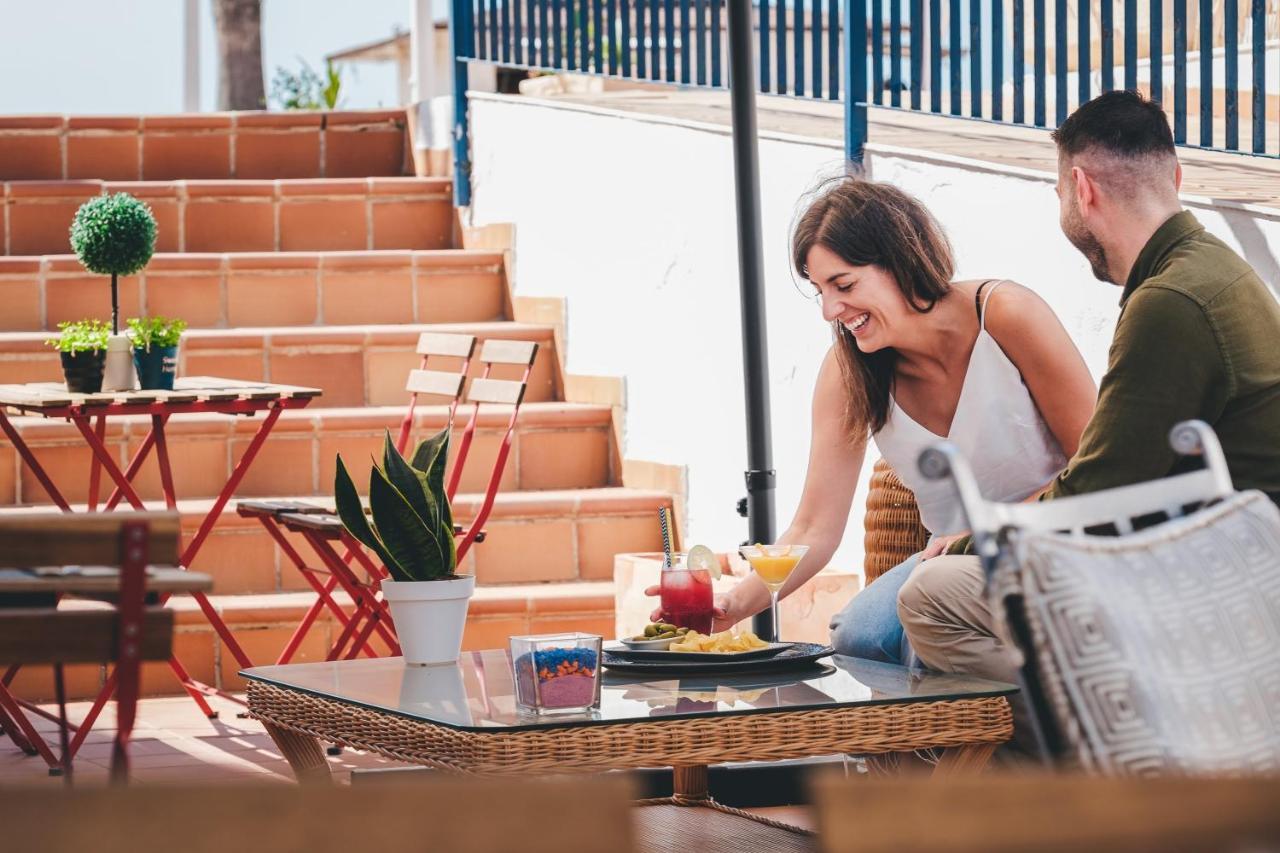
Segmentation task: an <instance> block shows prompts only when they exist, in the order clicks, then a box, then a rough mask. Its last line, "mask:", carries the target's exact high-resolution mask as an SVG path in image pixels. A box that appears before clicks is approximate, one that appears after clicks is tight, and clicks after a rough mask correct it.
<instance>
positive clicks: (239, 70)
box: [213, 0, 266, 110]
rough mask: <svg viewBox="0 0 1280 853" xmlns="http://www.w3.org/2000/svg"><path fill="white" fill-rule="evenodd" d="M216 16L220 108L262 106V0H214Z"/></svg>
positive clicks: (254, 107) (263, 93)
mask: <svg viewBox="0 0 1280 853" xmlns="http://www.w3.org/2000/svg"><path fill="white" fill-rule="evenodd" d="M213 17H214V21H215V22H216V23H217V29H218V109H220V110H260V109H262V108H263V107H264V106H265V105H266V93H265V91H264V89H263V83H262V0H214V4H213Z"/></svg>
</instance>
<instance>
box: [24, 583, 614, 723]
mask: <svg viewBox="0 0 1280 853" xmlns="http://www.w3.org/2000/svg"><path fill="white" fill-rule="evenodd" d="M612 604H613V603H612V600H611V598H609V597H608V596H599V597H598V600H595V601H588V602H575V603H574V607H573V609H566V610H556V611H547V612H539V611H536V610H535V611H533V612H528V610H527V609H526V610H518V609H516V608H510V609H508V610H507V611H506V612H501V611H500V612H479V613H477V612H475V611H476V610H477V609H478V608H477V607H476V606H475V604H474V603H473V606H472V612H471V613H469V614H468V616H467V624H466V628H465V630H464V631H463V635H462V649H463V651H464V652H470V651H481V650H484V649H500V648H506V647H507V645H508V640H509V638H511V637H513V636H518V635H521V634H548V633H559V632H562V631H583V632H586V633H590V634H599V635H601V636H603V637H612V636H613V632H614V615H613V606H612ZM304 612H305V607H301V606H299V607H293V608H290V609H288V610H286V609H276V610H274V611H273V612H272V614H270V615H271V619H270V621H254V622H249V623H232V624H231V631H232V634H233V635H234V636H235V638H236V642H237V643H239V644H240V647H241V648H242V649H243V650H244V652H245V654H247V655H249V657H250V659H251V660H252V661H253V663H255V664H257V665H265V664H272V663H275V662H276V659H277V657H278V655H279V654H280V651H281V650H282V649H283V648H284V646H285V644H286V643H288V641H289V638H290V637H292V636H293V631H294V629H295V628H296V627H297V624H298V621H299V620H300V619H301V618H302V616H303V614H304ZM335 626H336V621H335V620H333V619H332V618H331V617H330V615H329V614H328V613H327V612H326V613H325V614H324V615H323V616H322V617H320V618H318V619H317V620H316V624H315V626H314V627H313V628H312V629H311V631H310V632H309V633H308V634H307V636H306V638H305V639H304V640H303V641H302V645H300V646H299V647H298V651H297V653H296V654H295V655H294V657H293V659H292V662H294V663H307V662H310V661H320V660H324V656H325V654H326V653H327V652H328V649H329V648H330V646H331V645H332V643H333V642H334V641H335V640H336V639H337V637H338V635H339V634H340V633H341V629H340V628H337V627H335ZM372 647H373V648H374V649H375V650H376V652H377V653H378V654H380V655H383V654H387V650H386V648H385V647H384V646H383V645H382V643H381V641H380V640H378V639H377V638H375V639H374V640H373V644H372ZM173 649H174V653H175V654H176V655H177V656H178V658H179V659H180V660H181V661H182V663H183V665H184V666H185V667H186V668H187V670H188V672H190V673H191V676H192V678H195V679H196V680H198V681H201V682H203V683H205V684H209V685H212V686H215V687H219V688H220V689H223V690H228V691H239V690H243V689H244V679H242V678H240V677H239V675H238V674H237V673H238V672H239V669H240V667H239V665H238V664H237V662H236V659H235V657H234V656H233V655H232V654H231V653H230V652H229V651H228V650H227V649H226V647H225V646H224V644H223V643H222V641H221V640H220V639H219V638H218V636H217V634H216V633H214V630H213V628H212V627H210V626H209V625H208V623H206V622H203V621H201V622H198V623H196V622H192V623H191V624H179V625H178V627H177V628H176V629H175V631H174V636H173ZM105 674H106V673H105V670H104V668H103V667H101V666H96V665H91V664H74V665H68V666H67V667H65V668H64V678H65V683H66V689H67V698H68V699H72V700H82V699H92V698H93V697H95V696H96V695H97V693H98V691H99V690H100V689H101V686H102V683H103V678H104V677H105ZM13 690H14V693H15V694H16V695H18V696H21V697H22V698H24V699H26V700H28V701H33V702H49V701H53V700H54V698H55V697H54V689H53V672H52V669H51V668H50V667H47V666H33V667H26V668H24V669H23V670H22V671H21V672H19V673H18V676H17V678H15V679H14V683H13ZM182 692H183V691H182V688H181V687H179V686H178V682H177V680H176V679H175V678H174V676H173V672H172V670H171V669H169V666H168V665H167V664H163V663H148V664H144V665H143V672H142V693H143V695H144V696H175V695H179V694H181V693H182Z"/></svg>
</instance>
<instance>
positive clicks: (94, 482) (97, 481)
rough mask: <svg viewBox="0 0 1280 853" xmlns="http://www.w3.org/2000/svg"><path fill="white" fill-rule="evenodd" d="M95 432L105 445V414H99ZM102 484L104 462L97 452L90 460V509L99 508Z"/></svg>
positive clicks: (100, 442)
mask: <svg viewBox="0 0 1280 853" xmlns="http://www.w3.org/2000/svg"><path fill="white" fill-rule="evenodd" d="M93 434H94V435H96V436H97V437H98V443H99V444H102V445H104V446H105V444H106V440H107V418H106V416H105V415H98V417H97V419H96V420H95V422H94V425H93ZM101 484H102V463H101V462H99V461H98V457H97V455H96V454H95V455H94V456H93V458H92V459H90V461H89V511H90V512H95V511H96V510H97V509H98V487H99V486H100V485H101Z"/></svg>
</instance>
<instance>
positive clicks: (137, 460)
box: [106, 415, 168, 510]
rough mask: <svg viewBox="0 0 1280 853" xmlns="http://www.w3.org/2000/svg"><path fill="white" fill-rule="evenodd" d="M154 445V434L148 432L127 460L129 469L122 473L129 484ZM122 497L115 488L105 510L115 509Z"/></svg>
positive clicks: (121, 493)
mask: <svg viewBox="0 0 1280 853" xmlns="http://www.w3.org/2000/svg"><path fill="white" fill-rule="evenodd" d="M165 419H166V420H167V419H168V415H165ZM155 443H156V436H155V432H154V431H151V432H148V433H147V437H146V438H144V439H143V440H142V444H141V445H139V446H138V449H137V451H135V452H134V454H133V458H132V459H130V460H129V467H128V468H126V469H125V471H124V478H125V479H126V480H128V481H129V482H130V483H132V482H133V479H134V477H137V476H138V472H139V471H141V470H142V463H144V462H146V461H147V454H149V453H150V452H151V448H152V447H154V446H155ZM123 497H124V492H122V491H120V487H119V486H116V489H115V491H113V492H112V493H111V496H110V497H108V498H107V505H106V508H107V509H109V510H111V509H115V507H116V504H118V503H120V499H121V498H123Z"/></svg>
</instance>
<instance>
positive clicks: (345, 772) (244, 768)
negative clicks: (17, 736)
mask: <svg viewBox="0 0 1280 853" xmlns="http://www.w3.org/2000/svg"><path fill="white" fill-rule="evenodd" d="M210 704H211V705H212V706H213V708H214V709H215V710H216V711H218V718H217V719H215V720H209V719H206V718H205V717H204V715H202V714H201V713H200V712H199V711H197V710H196V707H195V705H193V704H192V702H191V700H190V699H188V698H187V697H185V696H174V697H166V698H161V699H147V700H145V701H144V702H143V703H142V705H141V707H140V709H139V715H138V722H137V724H136V725H135V727H134V733H133V746H132V749H131V751H130V756H131V758H132V766H133V777H132V778H133V779H134V780H135V781H137V782H138V783H139V784H148V783H150V784H157V783H165V782H188V783H198V784H205V783H207V784H216V783H223V782H231V783H234V782H259V783H267V782H280V783H289V782H292V781H293V774H292V773H291V772H290V771H289V765H288V764H286V763H285V760H284V757H283V756H281V755H280V752H279V750H277V749H276V746H275V744H274V743H272V741H271V738H270V736H268V735H267V734H266V732H264V731H263V729H262V725H261V724H260V723H258V722H255V721H254V720H248V719H242V718H240V717H238V716H237V713H239V712H242V711H243V710H244V709H243V708H242V707H241V706H239V705H237V704H235V703H234V702H231V701H228V700H226V699H221V698H216V697H215V698H213V699H210ZM46 707H49V706H46ZM88 709H89V703H88V702H74V703H71V704H70V705H68V706H67V713H68V715H69V716H70V717H71V719H72V720H73V721H75V720H79V719H81V718H82V717H83V716H84V714H85V713H86V712H87V711H88ZM51 710H56V709H53V708H51ZM32 719H33V721H34V722H35V724H36V726H37V728H39V729H40V730H41V732H42V733H44V734H45V737H46V738H47V739H49V741H50V745H51V746H52V747H53V748H54V750H55V752H56V751H57V745H56V734H55V731H56V727H55V726H54V724H53V723H51V722H49V721H47V720H42V719H40V718H39V717H33V718H32ZM114 725H115V709H114V708H113V707H112V706H108V707H107V708H106V710H105V711H103V714H102V718H101V719H100V720H99V722H98V724H97V725H96V726H94V729H93V731H92V732H90V733H89V737H88V739H87V740H86V742H85V744H84V746H83V747H81V749H80V753H79V754H78V755H77V756H76V762H75V781H76V784H78V785H79V784H85V785H89V784H98V783H102V782H105V780H106V778H107V768H108V767H109V766H110V764H111V740H112V738H113V737H114V734H115V732H114V728H113V727H114ZM329 761H330V763H331V765H332V767H333V771H334V774H335V777H336V778H338V779H339V780H341V781H347V780H349V779H350V773H351V770H352V769H353V768H357V767H360V768H372V767H390V766H393V765H394V762H390V761H387V760H385V759H382V758H378V757H376V756H372V755H363V754H360V753H356V752H351V751H344V752H343V753H342V755H340V756H336V757H331V758H330V759H329ZM15 784H28V785H40V784H44V785H60V784H62V783H61V780H59V779H56V778H51V777H50V776H49V774H48V772H47V771H46V767H45V763H44V762H43V761H41V760H40V759H39V758H38V757H34V756H27V755H23V754H22V753H21V752H19V751H18V750H17V749H16V748H15V747H14V746H13V743H12V742H11V741H9V740H8V739H7V738H4V739H3V740H0V785H15Z"/></svg>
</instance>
